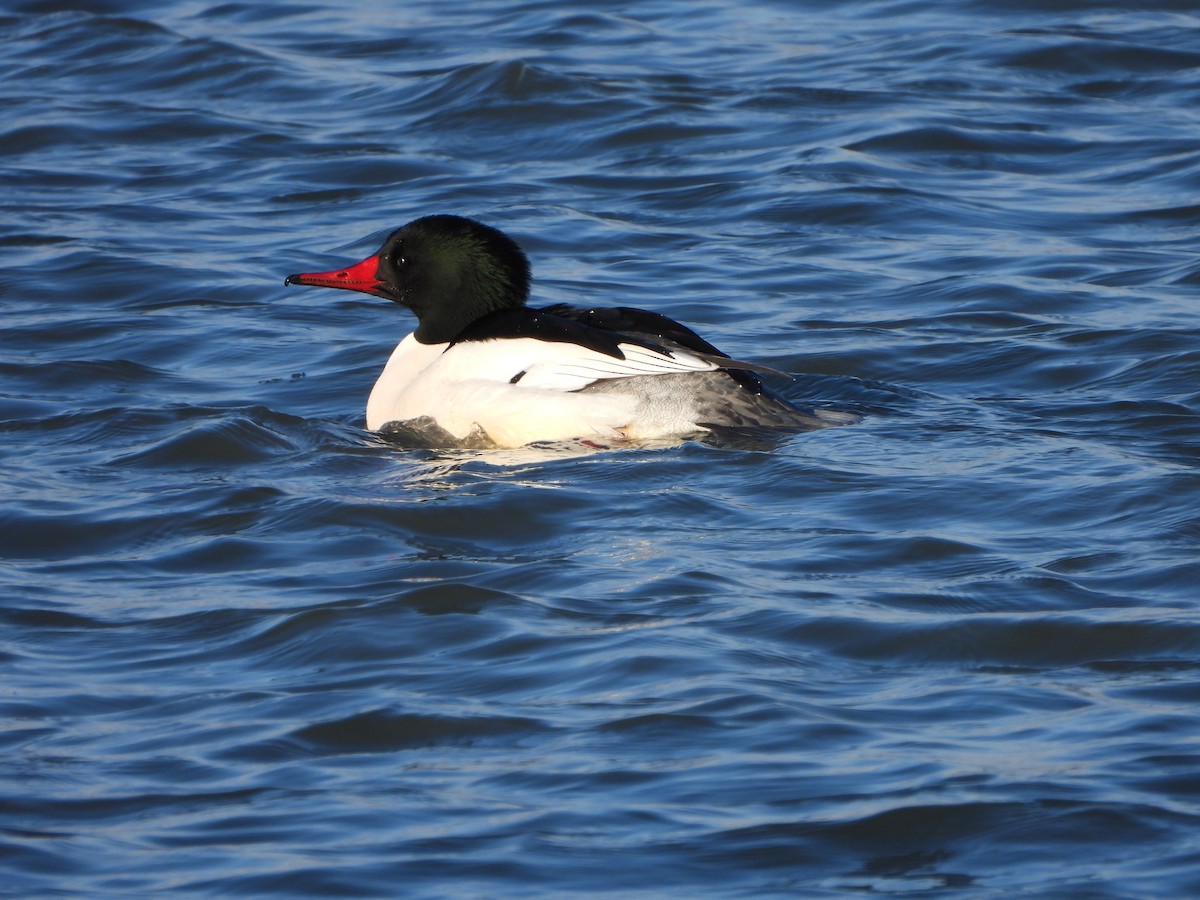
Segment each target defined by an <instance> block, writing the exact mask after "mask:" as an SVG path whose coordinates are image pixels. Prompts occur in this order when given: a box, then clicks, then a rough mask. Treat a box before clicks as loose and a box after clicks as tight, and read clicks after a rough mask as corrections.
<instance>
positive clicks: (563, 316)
mask: <svg viewBox="0 0 1200 900" xmlns="http://www.w3.org/2000/svg"><path fill="white" fill-rule="evenodd" d="M284 283H285V284H308V285H317V286H320V287H332V288H342V289H344V290H350V291H362V292H363V293H366V294H373V295H374V296H376V297H383V298H384V299H387V300H392V301H395V302H396V303H399V304H400V305H401V306H405V307H407V308H408V309H410V310H412V312H413V313H414V314H415V315H416V317H417V328H416V330H415V331H414V332H413V333H412V334H409V335H408V336H407V337H405V338H404V340H402V341H401V342H400V343H399V344H398V345H397V346H396V349H395V350H394V351H393V352H392V355H391V358H390V359H389V360H388V362H387V365H386V366H385V367H384V370H383V374H382V375H380V376H379V380H378V381H376V382H375V387H374V388H373V389H372V390H371V395H370V397H369V398H368V400H367V428H368V429H370V430H372V431H384V430H387V429H388V426H389V424H390V423H400V422H411V421H413V420H423V421H427V422H428V421H432V423H434V424H436V426H437V427H438V428H441V429H443V430H444V431H445V432H447V433H448V434H449V436H450V437H451V438H453V439H454V440H457V441H462V440H465V439H467V438H470V437H475V438H479V437H480V436H482V437H484V438H486V440H488V441H490V442H491V443H494V444H495V445H496V446H499V447H509V448H511V447H520V446H524V445H526V444H530V443H534V442H538V441H560V440H568V439H580V440H584V441H596V440H605V441H626V440H651V439H656V438H664V437H670V436H680V437H682V436H687V435H696V434H702V433H704V432H707V431H711V430H712V429H714V428H717V429H719V428H722V427H725V428H751V429H779V430H787V431H811V430H814V429H818V428H826V427H829V426H832V425H846V424H850V423H852V422H856V421H858V420H859V417H858V416H856V415H854V414H851V413H843V412H835V411H832V410H808V411H805V410H800V409H797V408H796V407H794V406H792V405H791V404H790V403H788V402H787V401H786V400H784V399H783V398H781V397H778V396H776V395H775V394H773V393H771V392H770V391H769V390H767V388H766V386H765V385H764V384H763V383H762V380H761V379H760V378H759V377H758V375H757V374H755V372H761V371H772V370H770V369H767V368H766V367H765V366H757V365H753V364H750V363H744V362H739V361H737V360H734V359H730V358H729V357H728V356H727V355H726V354H724V353H722V352H721V351H720V350H718V349H717V348H716V347H714V346H713V345H712V344H710V343H708V342H707V341H705V340H704V339H703V338H701V337H700V336H699V335H697V334H696V333H695V332H693V331H692V330H691V329H689V328H686V327H685V326H683V325H680V324H679V323H678V322H675V321H673V320H672V319H668V318H667V317H666V316H661V315H658V314H657V313H652V312H647V311H645V310H641V309H631V308H628V307H615V308H604V309H596V308H579V307H573V306H568V305H566V304H555V305H553V306H547V307H545V308H543V309H530V308H528V307H526V306H525V301H526V299H527V297H528V295H529V262H528V260H527V259H526V258H525V254H524V253H523V252H522V251H521V248H520V247H518V246H517V244H516V242H514V241H513V240H512V239H511V238H509V237H508V236H507V235H505V234H504V233H502V232H500V231H498V230H496V229H495V228H491V227H489V226H487V225H484V224H482V223H480V222H476V221H474V220H472V219H466V218H462V217H461V216H450V215H434V216H426V217H424V218H420V219H417V220H415V221H413V222H409V223H408V224H407V225H405V226H404V227H402V228H400V229H398V230H396V231H394V232H392V234H391V235H390V236H389V237H388V239H387V240H386V241H385V242H384V244H383V246H382V247H381V248H380V249H379V252H377V253H375V254H374V255H372V256H368V257H367V258H366V259H364V260H362V261H361V262H357V263H355V264H354V265H352V266H348V267H347V268H344V269H335V270H333V271H330V272H310V273H301V274H297V275H289V276H288V277H287V279H286V281H285V282H284Z"/></svg>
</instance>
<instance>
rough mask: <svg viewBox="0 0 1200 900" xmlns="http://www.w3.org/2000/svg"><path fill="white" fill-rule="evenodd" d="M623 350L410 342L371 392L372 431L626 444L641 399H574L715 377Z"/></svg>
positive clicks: (642, 351) (508, 441)
mask: <svg viewBox="0 0 1200 900" xmlns="http://www.w3.org/2000/svg"><path fill="white" fill-rule="evenodd" d="M621 347H622V350H623V351H624V353H625V359H623V360H622V359H616V358H614V357H612V356H608V355H607V354H604V353H600V352H598V351H596V350H591V349H588V348H586V347H581V346H579V345H576V344H570V343H564V342H551V341H538V340H534V339H532V338H510V339H499V340H492V341H470V342H466V343H462V344H455V345H453V346H450V345H448V344H432V345H430V344H421V343H420V342H418V341H417V340H416V338H415V337H414V336H413V335H411V334H410V335H408V336H407V337H406V338H405V339H404V340H403V341H401V342H400V344H399V345H397V347H396V349H395V350H394V351H393V352H392V356H391V358H390V359H389V360H388V363H387V366H386V367H385V368H384V370H383V374H382V375H380V377H379V380H378V381H377V382H376V383H375V387H374V389H373V390H372V391H371V396H370V398H369V399H368V401H367V427H368V428H370V429H371V430H373V431H378V430H379V429H380V428H382V427H383V426H384V425H386V424H387V423H388V422H395V421H407V420H409V419H416V418H420V417H422V416H429V417H431V418H432V419H433V420H434V421H436V422H437V424H438V425H439V426H440V427H442V428H444V429H445V430H446V431H448V432H450V433H451V434H452V435H454V436H455V437H457V438H465V437H466V436H467V435H469V434H470V433H471V432H472V431H473V430H475V429H476V428H477V427H478V428H482V429H483V431H485V432H486V433H487V435H488V437H490V438H491V439H492V440H493V441H494V442H495V443H497V444H498V445H500V446H502V447H519V446H522V445H524V444H528V443H531V442H533V441H552V440H566V439H569V438H576V437H600V438H605V439H614V438H620V437H623V436H625V435H626V434H627V431H626V429H628V428H629V426H631V425H633V424H634V419H635V418H636V417H637V415H638V411H639V400H638V398H637V397H636V396H631V395H628V394H622V393H620V392H610V393H583V394H580V393H575V392H576V391H578V390H579V389H580V388H583V387H586V386H587V385H589V384H591V383H593V382H595V381H598V380H608V379H620V378H636V377H639V376H647V375H660V374H661V375H665V374H681V373H686V372H706V371H712V370H714V369H715V368H716V366H715V365H714V364H713V363H711V362H709V361H707V360H702V359H699V358H697V357H694V356H691V355H689V354H687V353H683V352H677V353H675V354H673V355H670V354H664V353H658V352H656V351H653V350H647V349H646V348H644V347H638V346H635V345H629V344H622V345H621ZM673 427H675V426H673ZM639 430H640V429H639Z"/></svg>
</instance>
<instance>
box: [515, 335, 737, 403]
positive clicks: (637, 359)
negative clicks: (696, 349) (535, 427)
mask: <svg viewBox="0 0 1200 900" xmlns="http://www.w3.org/2000/svg"><path fill="white" fill-rule="evenodd" d="M532 343H537V344H540V345H541V348H544V349H542V351H541V352H539V353H537V354H536V355H537V357H538V358H537V359H536V360H530V361H529V364H528V365H523V366H522V367H521V369H520V370H519V371H523V372H524V373H525V374H524V375H522V376H521V377H520V379H519V380H518V384H519V385H520V386H521V387H528V388H541V389H543V390H551V391H578V390H580V389H582V388H585V387H587V386H588V385H589V384H591V383H592V382H594V381H602V380H605V379H610V378H633V377H635V376H638V375H672V374H677V373H680V372H711V371H713V370H714V369H716V368H717V366H716V365H715V364H714V363H711V362H709V361H708V360H705V359H700V358H699V357H696V356H692V355H691V354H689V353H685V352H683V351H676V352H674V353H665V352H659V351H657V350H651V349H649V348H647V347H641V346H639V345H637V344H620V345H619V346H620V348H621V351H622V352H623V353H624V354H625V358H624V359H616V358H615V357H612V356H608V355H607V354H605V353H600V352H598V351H596V350H590V349H588V348H587V347H580V346H577V345H575V344H563V343H549V342H545V341H534V342H532ZM516 374H517V373H516V372H514V373H513V375H514V376H515V375H516Z"/></svg>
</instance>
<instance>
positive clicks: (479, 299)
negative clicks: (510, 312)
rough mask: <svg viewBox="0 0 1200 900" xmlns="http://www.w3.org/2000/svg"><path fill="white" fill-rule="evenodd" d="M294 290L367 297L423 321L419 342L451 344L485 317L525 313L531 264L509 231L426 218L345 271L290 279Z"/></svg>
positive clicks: (441, 217)
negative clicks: (327, 289) (328, 290)
mask: <svg viewBox="0 0 1200 900" xmlns="http://www.w3.org/2000/svg"><path fill="white" fill-rule="evenodd" d="M285 283H286V284H311V285H319V286H322V287H334V288H343V289H345V290H351V291H362V292H363V293H367V294H374V295H375V296H376V297H384V298H386V299H388V300H394V301H395V302H397V303H400V304H402V305H404V306H407V307H408V308H409V309H411V310H412V311H413V313H415V314H416V317H417V323H418V324H417V331H416V336H417V340H419V341H421V343H423V344H441V343H446V342H448V341H451V340H453V339H454V338H455V336H457V335H458V334H459V332H461V331H462V330H463V329H464V328H466V327H467V326H468V325H470V324H471V323H472V322H474V321H475V320H476V319H478V318H480V317H481V316H485V315H487V314H488V313H490V312H496V311H498V310H502V309H511V308H514V307H519V306H523V305H524V303H525V300H526V298H527V297H528V296H529V261H528V260H527V259H526V258H525V254H524V253H522V252H521V248H520V247H518V246H517V244H516V242H515V241H513V240H512V239H511V238H510V237H508V236H507V235H506V234H504V233H503V232H501V231H497V230H496V229H495V228H490V227H488V226H487V225H484V224H482V223H481V222H476V221H475V220H474V219H466V218H463V217H462V216H446V215H438V216H425V217H424V218H421V219H416V220H414V221H412V222H409V223H408V224H407V225H405V226H404V227H403V228H399V229H397V230H396V231H394V232H392V233H391V234H390V235H389V236H388V239H387V240H386V241H384V243H383V246H382V247H380V248H379V252H378V253H376V254H375V255H374V256H368V257H367V258H366V259H364V260H362V261H361V262H358V263H355V264H354V265H352V266H349V267H347V268H345V269H337V270H334V271H331V272H312V273H307V274H300V275H289V276H288V278H287V281H286V282H285Z"/></svg>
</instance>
